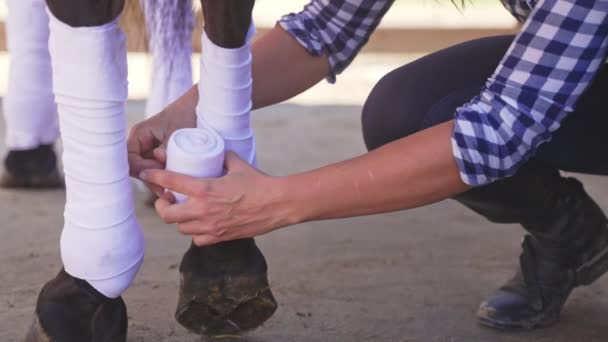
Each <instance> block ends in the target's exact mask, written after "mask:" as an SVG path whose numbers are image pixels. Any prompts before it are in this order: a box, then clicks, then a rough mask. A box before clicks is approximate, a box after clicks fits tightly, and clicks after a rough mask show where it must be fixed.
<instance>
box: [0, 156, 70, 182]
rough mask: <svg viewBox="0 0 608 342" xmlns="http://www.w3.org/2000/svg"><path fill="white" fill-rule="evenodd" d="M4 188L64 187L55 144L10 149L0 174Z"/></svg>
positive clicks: (0, 180)
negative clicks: (24, 148)
mask: <svg viewBox="0 0 608 342" xmlns="http://www.w3.org/2000/svg"><path fill="white" fill-rule="evenodd" d="M0 187H2V188H26V189H27V188H30V189H52V188H61V187H63V178H62V177H61V175H60V174H59V170H58V168H57V156H56V155H55V151H54V150H53V145H41V146H39V147H37V148H35V149H32V150H23V151H16V150H15V151H9V152H8V154H7V155H6V158H5V159H4V171H3V173H2V175H1V176H0Z"/></svg>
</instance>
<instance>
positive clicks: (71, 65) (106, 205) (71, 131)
mask: <svg viewBox="0 0 608 342" xmlns="http://www.w3.org/2000/svg"><path fill="white" fill-rule="evenodd" d="M50 32H51V34H50V40H49V50H50V54H51V60H52V65H53V86H54V90H55V94H56V102H57V105H58V110H59V121H60V125H61V130H62V133H63V147H64V153H63V165H64V173H65V178H66V207H65V213H64V217H65V225H64V229H63V232H62V234H61V258H62V261H63V264H64V266H65V270H66V272H68V273H69V274H70V275H72V276H74V277H76V278H80V279H84V280H86V281H87V282H89V284H91V286H93V287H94V288H95V289H97V291H99V292H100V293H102V294H103V295H105V296H107V297H110V298H115V297H118V296H120V295H121V294H122V293H123V292H124V291H125V290H126V289H127V288H128V287H129V285H130V284H131V282H132V281H133V279H134V277H135V275H136V274H137V271H138V270H139V267H140V265H141V263H142V261H143V256H144V239H143V234H142V231H141V228H140V226H139V224H138V222H137V220H136V218H135V213H134V206H133V194H132V188H131V183H130V181H129V165H128V161H127V148H126V119H125V102H126V99H127V51H126V44H125V35H124V33H123V32H122V31H121V30H120V28H119V26H118V23H117V22H116V21H114V22H111V23H109V24H106V25H103V26H99V27H79V28H73V27H70V26H68V25H65V24H63V23H62V22H60V21H59V20H57V19H56V18H54V17H52V16H51V20H50Z"/></svg>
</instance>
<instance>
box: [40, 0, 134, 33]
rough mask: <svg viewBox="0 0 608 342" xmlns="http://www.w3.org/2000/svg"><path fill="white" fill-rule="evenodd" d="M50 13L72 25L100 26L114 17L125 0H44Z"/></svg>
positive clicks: (118, 13) (120, 10)
mask: <svg viewBox="0 0 608 342" xmlns="http://www.w3.org/2000/svg"><path fill="white" fill-rule="evenodd" d="M46 3H47V6H48V7H49V10H50V11H51V13H52V14H53V15H54V16H55V18H57V19H58V20H60V21H61V22H63V23H64V24H66V25H69V26H72V27H87V26H101V25H104V24H107V23H109V22H111V21H112V20H114V19H116V18H117V17H118V16H119V15H120V13H121V12H122V9H123V7H124V5H125V0H46Z"/></svg>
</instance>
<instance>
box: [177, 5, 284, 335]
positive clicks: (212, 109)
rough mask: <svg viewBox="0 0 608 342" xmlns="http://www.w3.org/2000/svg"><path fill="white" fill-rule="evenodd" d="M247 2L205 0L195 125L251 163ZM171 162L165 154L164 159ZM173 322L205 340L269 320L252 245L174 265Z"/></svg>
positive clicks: (210, 250) (201, 252) (207, 251)
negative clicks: (176, 289)
mask: <svg viewBox="0 0 608 342" xmlns="http://www.w3.org/2000/svg"><path fill="white" fill-rule="evenodd" d="M253 4H254V1H253V0H203V1H202V6H203V13H204V19H205V29H204V34H203V37H202V46H203V52H202V57H201V81H200V83H199V104H198V106H197V110H196V111H197V126H198V127H201V128H212V129H213V130H214V131H216V132H217V133H219V134H220V135H221V136H222V138H223V140H224V145H225V148H226V149H227V150H231V151H234V152H236V153H237V154H239V155H240V157H241V158H243V159H244V160H246V161H248V162H249V163H251V164H254V165H255V164H256V155H255V141H254V137H253V132H252V130H251V125H250V111H251V91H252V79H251V48H250V38H251V35H252V34H253V32H254V30H253V29H252V23H251V11H252V9H253ZM169 157H170V156H169ZM180 273H181V284H180V293H179V299H178V306H177V311H176V314H175V316H176V319H177V321H178V322H179V323H180V324H182V325H183V326H184V327H186V328H187V329H188V330H190V331H193V332H196V333H199V334H204V335H208V336H216V335H223V334H238V333H241V332H244V331H247V330H251V329H254V328H257V327H258V326H260V325H261V324H262V323H264V322H265V321H266V320H267V319H268V318H270V317H271V316H272V315H273V314H274V312H275V311H276V308H277V303H276V301H275V299H274V297H273V295H272V292H271V291H270V287H269V285H268V277H267V265H266V260H265V258H264V255H263V254H262V253H261V252H260V250H259V249H258V247H257V246H256V244H255V241H254V240H253V239H243V240H236V241H230V242H224V243H220V244H217V245H214V246H207V247H197V246H195V245H194V244H192V245H191V247H190V249H189V250H188V251H187V252H186V254H185V255H184V257H183V259H182V262H181V264H180Z"/></svg>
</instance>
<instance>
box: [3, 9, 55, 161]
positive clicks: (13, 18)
mask: <svg viewBox="0 0 608 342" xmlns="http://www.w3.org/2000/svg"><path fill="white" fill-rule="evenodd" d="M6 4H7V7H8V13H9V15H8V17H7V18H6V33H7V43H8V44H7V45H8V46H7V47H8V51H9V52H10V54H9V57H10V71H9V75H8V87H7V93H6V97H5V98H4V101H3V107H4V110H3V112H4V118H5V120H6V145H7V147H8V148H9V149H11V150H29V149H34V148H36V147H38V146H40V145H42V144H52V143H54V142H55V140H56V139H57V138H58V137H59V125H58V123H57V107H56V106H55V98H54V96H53V81H52V71H51V57H50V56H49V49H48V42H49V17H48V15H47V13H46V3H45V1H44V0H7V2H6Z"/></svg>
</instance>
